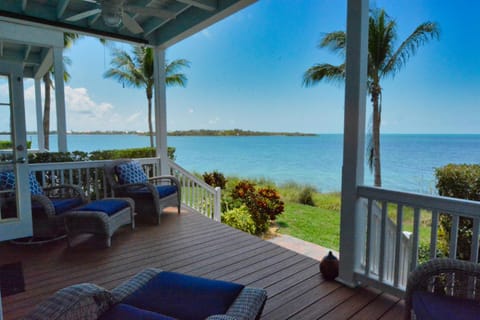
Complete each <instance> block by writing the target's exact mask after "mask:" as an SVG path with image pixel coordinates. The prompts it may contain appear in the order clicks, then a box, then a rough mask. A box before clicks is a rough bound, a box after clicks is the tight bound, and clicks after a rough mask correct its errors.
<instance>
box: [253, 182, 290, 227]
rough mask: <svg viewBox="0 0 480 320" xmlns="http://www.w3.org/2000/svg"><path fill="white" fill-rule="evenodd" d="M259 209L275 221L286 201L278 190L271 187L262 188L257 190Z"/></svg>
mask: <svg viewBox="0 0 480 320" xmlns="http://www.w3.org/2000/svg"><path fill="white" fill-rule="evenodd" d="M257 192H258V193H257V199H256V200H257V203H256V205H257V210H259V211H262V212H264V213H265V214H266V215H268V217H269V218H270V220H272V221H274V220H275V219H276V216H277V215H279V214H281V213H282V212H283V209H284V203H283V201H282V200H280V195H279V194H278V192H277V190H275V189H274V188H271V187H266V188H261V189H259V190H258V191H257Z"/></svg>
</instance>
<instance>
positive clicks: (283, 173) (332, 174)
mask: <svg viewBox="0 0 480 320" xmlns="http://www.w3.org/2000/svg"><path fill="white" fill-rule="evenodd" d="M0 139H5V137H2V136H0ZM28 139H29V140H32V141H33V148H36V136H35V135H29V136H28ZM342 139H343V137H342V135H339V134H338V135H337V134H326V135H319V136H315V137H282V136H278V137H277V136H272V137H168V144H169V145H170V146H172V147H175V148H176V149H177V150H176V156H177V162H178V163H179V164H180V165H181V166H183V167H184V168H186V169H188V170H190V171H196V172H200V173H203V172H205V171H212V170H219V171H221V172H222V173H224V174H225V175H238V176H242V177H252V178H253V177H265V178H268V179H271V180H274V181H275V182H280V183H281V182H287V181H296V182H300V183H308V184H311V185H314V186H315V187H317V188H318V189H320V190H321V191H324V192H326V191H338V190H340V186H341V165H342V149H343V147H342V142H343V141H342ZM51 140H52V141H51V145H52V146H56V136H52V138H51ZM68 143H69V150H84V151H92V150H102V149H103V150H106V149H121V148H129V147H142V146H148V144H149V140H148V137H145V136H136V135H119V136H116V135H69V136H68ZM381 143H382V145H381V149H382V151H381V155H382V178H383V186H384V187H386V188H389V189H396V190H404V191H413V192H422V193H429V194H431V193H434V192H435V180H434V169H435V168H436V167H440V166H443V165H445V164H448V163H479V162H480V135H383V136H382V139H381ZM365 181H366V184H369V185H371V184H373V182H372V181H373V176H372V174H371V173H370V171H369V169H368V168H366V169H365Z"/></svg>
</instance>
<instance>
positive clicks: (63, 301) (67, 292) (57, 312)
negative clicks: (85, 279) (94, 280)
mask: <svg viewBox="0 0 480 320" xmlns="http://www.w3.org/2000/svg"><path fill="white" fill-rule="evenodd" d="M113 303H114V298H113V295H112V293H111V292H109V291H108V290H106V289H104V288H102V287H99V286H97V285H94V284H91V283H82V284H77V285H72V286H69V287H66V288H64V289H61V290H59V291H57V292H56V293H55V294H54V295H53V296H51V297H50V298H48V299H47V300H45V301H44V302H42V303H40V304H39V305H38V306H37V307H36V308H35V309H34V310H33V312H32V313H31V314H29V315H28V316H26V317H25V318H24V319H25V320H55V319H69V320H77V319H78V320H83V319H97V318H98V317H100V315H101V314H102V313H104V312H105V311H106V310H108V309H109V308H110V307H111V306H112V305H113Z"/></svg>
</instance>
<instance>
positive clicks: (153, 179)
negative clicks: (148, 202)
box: [148, 176, 180, 190]
mask: <svg viewBox="0 0 480 320" xmlns="http://www.w3.org/2000/svg"><path fill="white" fill-rule="evenodd" d="M148 181H149V182H151V183H153V184H157V183H158V182H161V181H170V184H173V185H175V186H177V189H178V190H180V181H179V180H178V179H177V178H175V177H174V176H156V177H151V178H149V179H148Z"/></svg>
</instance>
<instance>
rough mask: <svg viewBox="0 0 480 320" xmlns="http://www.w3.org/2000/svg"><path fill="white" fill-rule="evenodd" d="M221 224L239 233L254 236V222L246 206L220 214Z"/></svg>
mask: <svg viewBox="0 0 480 320" xmlns="http://www.w3.org/2000/svg"><path fill="white" fill-rule="evenodd" d="M222 222H223V223H225V224H227V225H229V226H231V227H233V228H235V229H238V230H241V231H244V232H247V233H250V234H256V228H255V222H254V221H253V219H252V216H251V215H250V212H249V211H248V208H247V207H246V206H241V207H239V208H235V209H232V210H229V211H227V212H225V213H224V214H222Z"/></svg>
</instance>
